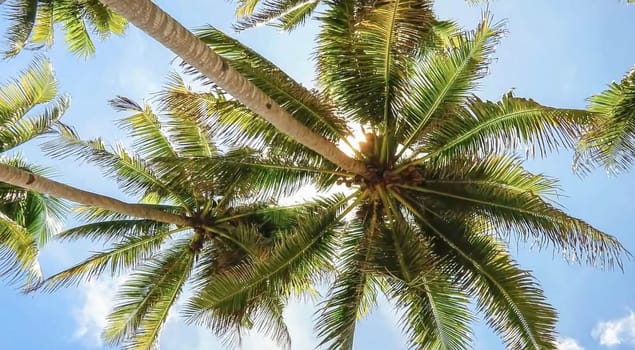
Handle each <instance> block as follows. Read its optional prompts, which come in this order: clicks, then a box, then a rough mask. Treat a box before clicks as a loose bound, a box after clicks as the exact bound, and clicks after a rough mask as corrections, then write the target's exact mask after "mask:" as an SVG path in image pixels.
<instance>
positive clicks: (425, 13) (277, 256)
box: [131, 1, 628, 349]
mask: <svg viewBox="0 0 635 350" xmlns="http://www.w3.org/2000/svg"><path fill="white" fill-rule="evenodd" d="M326 6H327V9H326V11H325V13H324V14H323V16H321V20H322V28H321V32H320V35H319V39H318V49H317V53H316V61H317V65H318V76H317V81H318V84H319V89H317V90H316V91H310V90H307V89H305V88H303V87H302V86H301V85H300V84H299V83H296V82H295V81H293V80H292V79H291V78H290V77H289V76H287V75H286V74H284V73H283V72H282V71H281V70H280V69H279V68H278V67H276V66H275V65H273V64H272V63H271V62H269V61H267V60H266V59H265V58H263V57H262V56H260V55H258V54H257V53H256V52H254V51H252V50H250V49H249V48H246V47H245V46H243V45H241V44H240V43H239V42H238V41H236V40H233V39H231V38H229V37H227V36H226V35H224V34H223V33H222V32H220V31H218V30H216V29H214V28H207V29H203V30H200V31H199V33H198V34H199V36H200V38H201V40H203V41H204V42H205V43H207V44H208V45H210V46H211V47H212V48H213V49H214V51H215V52H217V53H218V54H220V55H221V56H222V57H223V59H224V61H225V62H228V63H229V64H230V65H231V66H232V67H234V69H236V71H238V72H239V73H241V74H243V75H244V76H245V77H246V78H247V79H249V80H250V81H251V82H252V83H253V84H254V85H256V86H257V87H258V88H260V89H261V90H262V91H263V92H264V93H266V94H268V95H269V96H271V98H272V99H273V100H275V102H276V103H277V104H279V105H280V106H283V108H285V109H286V110H288V111H290V112H291V113H292V114H293V116H294V117H295V118H296V119H297V120H298V121H301V122H302V123H304V124H305V125H307V126H310V127H311V129H312V130H313V131H314V132H316V133H319V134H320V135H322V137H323V138H324V139H325V140H330V142H333V143H335V142H338V141H339V142H345V141H346V137H347V135H349V134H350V132H349V131H348V130H349V127H353V128H360V129H362V130H363V132H364V135H365V136H364V137H365V140H364V142H361V143H360V145H359V147H358V148H355V147H354V148H353V149H352V150H351V151H352V152H353V153H354V154H355V155H354V157H355V159H357V160H358V161H359V162H362V163H363V164H364V166H365V170H364V171H363V172H356V171H351V170H350V169H346V168H343V167H340V168H339V169H338V168H337V167H333V166H331V165H330V163H329V162H328V160H327V159H325V157H322V155H321V154H320V153H319V151H317V152H316V150H315V149H311V148H309V147H305V145H304V144H298V143H297V142H295V141H296V140H294V139H290V138H289V137H288V136H287V135H285V134H284V133H281V132H279V131H277V130H275V129H272V128H271V127H270V126H269V125H268V124H267V123H266V122H264V121H261V120H260V119H258V118H257V112H256V111H253V110H250V109H249V108H247V107H245V106H244V105H243V104H241V102H240V101H239V100H238V99H232V98H230V96H228V94H226V93H225V92H224V91H219V92H217V94H216V95H217V98H216V100H215V101H209V98H210V96H207V97H206V99H200V98H196V96H191V97H192V100H193V101H195V102H193V104H192V106H196V105H198V103H205V104H206V105H208V106H209V108H210V109H211V110H213V111H214V112H215V113H216V119H215V123H216V125H218V127H220V128H221V129H220V130H221V131H222V134H224V135H227V136H228V137H229V138H230V139H233V140H236V142H237V143H239V144H250V145H251V146H252V147H254V148H257V149H261V152H262V153H267V154H269V155H272V156H275V157H278V156H284V155H289V156H290V157H291V159H287V162H285V163H283V164H273V163H271V164H264V163H262V162H261V163H258V164H252V162H249V161H244V162H240V163H239V164H234V163H231V164H228V163H222V162H221V164H222V166H233V167H238V168H239V169H243V170H242V171H245V172H247V171H252V172H253V171H255V170H256V169H262V168H266V167H271V168H276V167H282V168H283V169H285V170H286V172H287V173H296V174H297V176H300V175H302V176H304V177H308V178H313V179H314V180H315V181H317V182H318V183H319V184H320V186H322V187H328V186H333V185H335V184H338V183H339V184H342V185H343V184H345V185H346V186H347V187H349V188H350V190H349V191H350V194H349V197H347V198H349V199H348V200H347V201H346V202H345V204H344V205H338V206H334V207H332V208H331V212H332V213H336V214H335V215H330V216H315V217H314V220H315V222H313V223H311V225H314V226H315V227H319V228H334V229H333V230H323V229H321V230H314V232H317V234H299V235H297V236H296V237H295V238H294V239H293V240H289V241H288V242H285V244H281V245H279V246H278V247H277V248H274V249H273V251H272V252H271V253H270V257H269V258H267V259H262V260H260V261H258V260H256V261H255V262H253V263H252V264H250V265H249V267H248V268H241V269H237V270H230V271H227V272H226V273H224V274H221V275H218V276H216V277H215V278H214V279H212V280H210V281H209V284H207V285H206V286H205V287H204V288H203V289H202V291H201V293H200V295H198V296H197V297H195V298H193V299H192V300H191V301H189V302H188V303H187V304H186V306H185V308H184V312H185V314H186V315H187V317H188V320H189V321H190V322H194V323H196V324H201V325H208V326H212V327H215V326H216V325H217V323H215V320H216V319H215V318H214V317H215V316H216V309H217V308H218V307H219V306H220V305H233V304H234V303H236V305H242V303H244V302H245V300H252V301H253V302H257V298H258V296H257V295H258V294H257V293H258V291H259V290H260V289H259V288H260V286H262V285H263V284H265V283H266V284H267V285H268V288H272V289H274V290H276V291H284V290H286V288H287V286H288V282H289V277H288V276H294V275H296V274H297V272H298V271H302V272H304V271H307V270H308V271H319V270H322V269H323V266H325V265H327V264H328V263H330V262H335V267H334V268H335V271H334V282H333V284H332V285H331V287H330V292H329V295H328V298H327V299H326V301H325V302H324V303H323V304H322V311H321V312H320V314H319V316H318V318H317V332H318V335H319V336H320V338H321V341H322V343H321V346H324V347H325V348H329V349H341V348H343V349H348V348H351V347H352V344H353V339H354V335H355V324H356V322H357V320H358V318H360V317H363V316H364V315H365V314H366V313H367V312H368V311H369V310H371V309H372V308H373V306H374V305H375V302H376V298H377V295H378V293H380V292H381V293H383V294H384V295H385V296H386V297H387V298H388V299H389V300H390V301H391V302H392V303H393V305H394V306H395V307H396V308H397V309H398V310H400V311H401V316H402V322H401V323H400V324H401V326H402V327H403V330H404V334H405V335H406V337H407V338H408V340H409V342H410V345H411V346H412V347H415V348H426V349H465V348H469V347H470V345H471V336H470V334H471V331H470V329H471V322H472V321H473V320H474V315H473V312H472V309H471V308H470V307H469V305H470V302H474V304H475V305H476V306H477V308H476V309H477V311H478V312H479V313H480V314H482V316H483V317H484V318H485V320H486V322H487V324H488V325H489V326H490V327H492V328H493V329H494V330H495V331H496V332H497V333H498V334H499V335H500V336H501V338H502V339H503V341H504V342H505V344H506V346H507V348H510V349H555V348H556V343H555V340H556V332H555V324H556V313H555V310H553V309H552V308H551V306H549V304H548V303H547V301H546V300H545V297H544V295H543V293H542V291H541V290H540V288H539V287H538V284H537V282H536V280H535V279H534V278H533V277H532V275H531V273H530V272H529V271H526V270H523V269H521V268H520V267H519V266H518V264H517V263H516V262H515V261H514V260H513V259H512V258H511V257H510V255H509V252H508V250H507V247H506V243H507V242H509V241H510V240H514V239H515V240H522V241H529V242H532V243H533V244H536V245H538V246H540V247H544V248H546V247H551V248H552V249H555V250H557V251H559V252H561V253H562V254H563V255H564V256H565V257H566V258H568V259H570V260H572V261H578V262H585V263H590V264H594V265H598V266H602V267H608V268H610V267H612V266H616V265H617V266H621V262H620V259H621V258H620V257H621V256H622V255H624V254H628V253H626V251H625V249H624V248H623V247H622V246H621V244H620V243H619V242H618V241H617V240H616V239H615V238H613V237H611V236H609V235H607V234H605V233H603V232H601V231H599V230H597V229H595V228H594V227H592V226H591V225H589V224H587V223H586V222H584V221H582V220H580V219H577V218H573V217H571V216H569V215H567V214H566V213H564V212H563V211H562V210H560V209H558V208H557V205H556V203H555V202H554V198H555V197H554V196H555V195H556V194H557V185H556V182H555V180H553V179H550V178H548V177H545V176H543V175H536V174H532V173H530V172H528V171H527V170H525V169H523V167H522V164H521V161H520V160H519V159H518V158H517V157H516V155H515V154H517V152H518V151H525V152H527V153H529V154H536V155H542V154H546V153H547V152H549V151H551V150H553V149H555V148H558V147H572V146H573V145H574V144H575V140H576V138H577V137H578V136H579V135H580V134H581V133H582V132H583V130H584V125H585V123H587V122H588V121H589V119H591V118H592V114H590V113H588V112H586V111H580V110H570V109H558V108H553V107H548V106H543V105H540V104H539V103H537V102H536V101H533V100H531V99H524V98H519V97H516V96H514V95H513V94H511V93H509V94H506V95H505V96H503V97H502V99H501V100H500V101H485V100H482V99H480V98H478V97H477V96H475V95H474V94H473V93H471V90H472V88H473V87H474V86H475V85H476V84H477V82H478V79H479V78H480V77H482V76H483V75H484V74H485V72H486V68H487V62H488V59H489V56H490V55H491V52H492V51H493V47H494V46H495V44H496V43H497V40H498V38H499V36H500V34H501V32H502V29H501V27H500V25H496V24H492V21H491V19H490V18H488V17H486V18H485V19H484V20H483V22H482V23H481V24H480V26H479V27H478V29H477V30H475V31H473V32H469V33H454V34H453V35H447V33H446V34H444V35H443V36H442V37H441V38H442V39H444V40H435V38H440V37H439V36H438V35H435V33H436V31H437V28H436V26H435V25H436V23H437V22H436V21H434V20H433V18H432V17H431V8H430V3H429V2H425V1H405V2H382V3H381V4H376V5H375V6H360V3H359V2H358V1H329V2H327V4H326ZM131 21H132V22H134V20H132V19H131ZM441 29H444V28H441ZM437 42H445V43H446V44H447V45H446V46H443V45H430V43H437ZM190 63H191V62H190ZM201 77H202V75H201ZM218 85H219V86H220V87H223V86H222V85H221V84H220V83H219V84H218ZM229 95H231V93H229ZM181 105H182V106H188V104H187V103H182V104H181ZM201 163H204V162H201ZM219 167H221V166H220V165H219ZM342 168H343V169H342ZM269 182H271V183H278V182H275V181H269ZM337 227H340V228H339V229H335V228H337Z"/></svg>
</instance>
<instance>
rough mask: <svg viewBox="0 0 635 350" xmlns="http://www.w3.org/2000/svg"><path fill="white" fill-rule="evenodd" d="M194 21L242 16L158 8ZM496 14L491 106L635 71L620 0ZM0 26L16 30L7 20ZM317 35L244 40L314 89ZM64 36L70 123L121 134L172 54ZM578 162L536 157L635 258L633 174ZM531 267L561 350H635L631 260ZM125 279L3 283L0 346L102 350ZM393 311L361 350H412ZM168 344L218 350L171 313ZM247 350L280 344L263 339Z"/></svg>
mask: <svg viewBox="0 0 635 350" xmlns="http://www.w3.org/2000/svg"><path fill="white" fill-rule="evenodd" d="M158 3H159V4H160V5H161V6H162V7H163V8H165V9H166V10H167V11H168V12H169V13H171V14H172V15H173V16H174V17H176V18H177V19H179V20H180V21H182V22H183V23H184V24H185V25H186V26H188V27H196V26H200V25H203V24H206V23H210V24H213V25H215V26H218V27H220V28H221V29H224V30H225V31H227V32H229V31H230V23H231V20H232V19H233V15H232V6H231V4H229V2H225V1H218V0H196V1H195V0H188V1H183V0H182V1H178V2H177V1H167V0H165V1H158ZM437 10H438V13H439V15H440V16H441V17H442V18H452V19H456V20H458V21H459V22H460V23H461V24H462V25H463V26H464V27H465V28H471V27H474V25H475V24H476V23H477V21H478V19H479V18H480V13H481V11H482V8H481V7H478V6H469V5H467V4H466V3H465V2H464V1H462V0H445V1H439V4H437ZM489 10H490V12H491V13H492V14H493V15H494V17H495V19H501V20H502V19H505V20H506V22H507V26H506V28H507V30H508V34H507V36H506V37H505V38H504V39H503V40H502V42H501V44H500V45H499V47H498V49H497V51H496V53H495V55H494V57H495V58H496V59H495V61H494V62H493V63H492V65H491V72H490V75H488V76H487V77H486V78H485V79H484V80H483V81H482V84H481V86H480V88H479V95H481V96H482V97H485V98H490V99H495V98H498V97H499V96H501V95H502V94H503V93H504V92H506V91H508V90H509V89H514V90H515V92H516V94H517V95H519V96H524V97H531V98H534V99H535V100H537V101H539V102H541V103H543V104H547V105H554V106H565V107H583V106H584V105H585V98H586V97H588V96H590V95H592V94H594V93H597V92H599V91H601V90H602V89H603V88H604V86H605V85H606V84H607V83H608V82H610V81H612V80H619V79H620V78H621V76H622V75H623V74H624V73H625V72H626V71H627V70H628V69H629V68H630V67H631V66H632V65H633V64H635V46H634V45H632V33H635V6H627V5H626V4H624V3H620V2H619V1H617V0H551V1H547V0H533V1H528V0H524V1H512V0H497V1H494V2H493V3H491V4H490V5H489ZM0 27H1V28H4V27H6V22H5V21H4V20H0ZM315 30H316V27H315V26H314V25H309V26H307V27H306V28H304V29H302V30H299V31H296V32H294V33H292V34H291V35H288V34H284V33H279V32H277V31H275V30H271V29H266V28H259V29H257V30H252V31H249V32H246V33H242V34H240V35H239V36H238V37H239V39H241V40H243V41H244V42H245V43H247V44H249V45H250V46H252V47H253V48H255V49H256V50H257V51H259V52H261V53H263V54H264V55H265V56H267V57H268V58H270V59H271V60H273V61H274V62H275V63H277V64H279V65H280V66H281V67H282V68H283V69H284V70H286V71H287V72H289V73H290V74H291V75H292V76H294V77H295V78H296V79H297V80H299V81H301V82H303V83H305V84H307V85H310V84H311V83H312V72H313V66H312V62H311V60H310V53H311V52H312V50H313V44H312V43H313V41H312V38H313V36H314V35H315ZM62 38H63V37H62V36H61V35H58V40H57V44H56V46H55V47H54V48H53V49H51V50H49V51H48V52H47V53H46V55H47V57H49V58H50V59H51V61H52V63H53V65H54V68H55V70H56V74H57V77H58V79H59V81H60V90H61V91H63V92H65V93H68V94H70V95H71V96H72V99H73V102H72V107H71V109H70V110H69V112H68V113H67V115H66V116H65V121H66V122H67V123H69V124H71V125H73V126H75V127H77V129H78V130H79V131H80V134H81V135H82V136H83V137H95V136H103V137H104V138H105V139H106V140H108V141H116V140H120V139H121V137H122V135H121V133H120V132H119V131H117V129H116V127H115V124H114V120H116V119H117V118H119V117H121V116H119V115H117V114H116V113H114V112H112V110H110V109H109V107H108V106H107V100H108V99H110V98H113V97H114V96H115V95H124V96H128V97H131V98H133V99H136V100H141V99H142V98H147V97H149V96H150V93H151V92H154V91H156V90H158V89H159V87H160V86H161V84H162V83H163V82H164V81H165V76H166V74H167V73H168V72H169V71H171V70H174V67H172V66H170V64H169V63H170V60H171V59H172V58H173V56H172V54H171V53H169V52H168V51H167V50H165V49H163V48H162V47H161V46H160V45H158V44H156V43H155V42H153V41H151V40H150V39H148V38H146V36H145V35H143V34H142V33H140V32H138V31H137V30H135V29H134V28H131V30H129V31H128V33H127V35H126V37H124V38H113V39H111V40H108V41H107V42H104V43H101V44H99V45H98V46H97V50H98V52H97V56H96V57H94V58H91V59H89V60H82V59H78V58H76V57H73V56H71V55H70V54H69V53H67V52H66V49H65V47H64V45H63V44H62ZM32 57H33V56H32V55H31V53H28V52H27V53H25V54H23V55H21V56H19V57H18V58H17V59H14V60H12V61H7V62H0V81H6V80H7V79H8V78H9V77H10V76H12V75H14V74H15V73H17V72H18V70H20V69H22V68H24V67H26V66H27V65H28V63H29V62H30V61H31V59H32ZM24 153H25V154H26V155H27V158H29V159H30V160H33V161H38V162H41V163H44V164H47V165H49V166H51V167H52V168H54V169H56V170H57V172H58V173H59V176H58V179H60V180H63V181H65V182H68V183H71V184H73V185H75V186H77V187H80V188H83V189H87V190H91V191H97V192H100V193H105V194H109V195H112V196H115V197H118V198H123V199H125V197H123V196H122V195H121V194H120V193H119V192H118V191H117V189H116V186H115V185H114V184H113V183H112V182H111V181H110V180H107V179H104V178H103V177H102V176H101V175H100V174H99V173H98V172H97V171H96V170H95V169H94V168H92V167H89V166H86V165H80V164H77V163H73V162H69V161H64V162H60V161H51V160H48V159H44V158H43V157H42V156H41V154H40V153H39V150H38V148H37V143H36V144H35V145H30V146H29V147H26V148H25V149H24ZM570 165H571V154H569V153H566V152H563V153H561V154H558V155H554V156H550V157H549V158H548V159H542V160H530V161H528V167H529V168H531V169H532V170H534V171H536V172H542V173H546V174H548V175H551V176H555V177H557V178H559V179H560V180H561V187H562V189H563V193H564V194H566V196H565V197H562V198H561V199H560V203H561V204H562V205H563V206H564V207H565V208H566V209H567V211H568V212H569V213H570V214H572V215H575V216H578V217H581V218H583V219H585V220H587V221H588V222H590V223H592V224H593V225H595V226H597V227H599V228H600V229H603V230H605V231H607V232H609V233H612V234H614V235H616V236H617V237H618V238H620V239H621V241H622V243H623V244H624V245H625V246H626V247H627V248H628V249H630V250H631V251H635V237H634V236H633V234H632V229H633V227H635V215H633V214H634V210H633V208H634V206H633V205H632V204H631V203H632V202H631V198H635V181H633V180H635V175H634V174H635V172H634V173H633V174H630V175H628V174H626V175H621V176H618V177H612V178H610V177H608V176H606V175H605V174H604V173H603V172H602V171H596V172H594V173H593V174H591V175H590V176H588V177H586V178H584V179H580V178H578V177H576V176H575V175H573V174H572V172H571V170H570V169H571V168H570ZM96 248H99V247H91V246H89V245H88V244H76V245H72V246H61V245H58V244H52V245H50V246H48V247H47V248H46V249H45V250H44V252H43V254H42V265H43V268H44V270H45V273H47V274H50V273H53V272H55V271H58V270H59V269H60V268H62V267H64V266H69V264H71V263H73V262H76V261H79V259H81V257H84V256H86V255H87V254H88V250H89V249H96ZM512 251H513V253H514V255H515V256H516V257H517V259H518V260H519V261H520V263H521V264H522V266H524V267H525V268H528V269H531V270H533V271H534V274H535V276H536V277H537V278H538V280H539V281H540V282H541V284H542V287H543V288H544V290H545V293H546V295H547V297H548V298H549V300H550V302H551V303H552V304H553V305H554V306H555V307H556V308H557V309H558V311H559V313H560V322H559V324H558V329H559V331H560V334H561V345H560V349H561V350H581V349H585V350H590V349H635V314H633V311H631V310H632V309H635V293H633V291H634V290H635V279H634V278H633V277H634V271H635V264H633V263H632V262H631V263H627V264H626V266H625V271H624V273H622V272H619V271H600V270H597V269H593V268H590V267H585V266H577V265H570V264H567V263H566V262H564V261H563V260H562V259H561V258H560V257H559V256H557V255H553V254H552V253H551V252H550V251H543V252H537V251H535V250H532V249H531V247H530V246H529V245H523V244H519V245H518V247H516V246H514V247H513V248H512ZM116 283H117V281H112V280H103V281H97V282H95V283H92V284H90V285H85V286H82V287H78V288H71V289H67V290H64V291H61V292H57V293H55V294H52V295H42V294H38V295H29V296H24V295H21V294H20V293H19V292H18V291H17V290H16V289H15V288H14V287H9V286H5V285H0V300H2V303H1V304H0V305H1V307H2V309H1V310H2V311H1V313H0V329H2V348H3V349H100V348H104V345H103V344H101V343H100V342H99V340H98V334H99V330H100V327H102V326H103V324H104V316H105V314H106V312H107V311H108V308H109V303H111V302H112V300H111V298H112V290H113V288H114V286H115V285H116ZM313 310H314V309H313V307H312V305H311V304H307V303H293V304H292V305H290V307H289V310H288V311H287V317H288V321H289V324H290V328H291V332H292V336H293V340H294V349H301V350H303V349H309V348H312V347H313V346H314V345H315V338H314V336H313V334H312V332H311V327H312V325H311V314H312V312H313ZM394 321H395V316H394V313H393V312H392V310H391V309H390V308H389V307H385V305H384V307H382V308H380V309H379V310H377V311H375V312H374V313H373V314H372V315H371V317H369V319H367V320H365V321H363V322H362V323H361V325H360V328H359V332H358V336H357V339H356V348H358V349H388V348H394V349H398V348H403V344H402V340H401V337H400V334H399V330H398V329H397V328H396V327H395V326H394ZM475 337H476V349H493V350H496V349H503V346H502V345H501V343H500V341H499V340H498V339H497V337H496V336H495V335H494V334H493V333H492V332H491V331H489V330H488V329H487V328H486V327H484V326H482V325H477V326H476V335H475ZM161 345H162V349H168V350H172V349H216V348H219V347H218V344H217V342H216V341H215V339H214V337H213V336H211V335H210V334H209V333H208V332H206V331H205V330H204V329H199V328H194V327H189V326H185V325H184V324H183V323H182V322H181V321H180V320H179V319H178V317H177V315H173V317H171V319H170V320H169V322H168V325H167V326H166V328H165V331H164V333H163V336H162V340H161ZM244 348H245V349H263V348H264V349H268V348H270V349H275V347H273V346H272V345H270V344H269V343H267V341H266V340H264V339H262V338H261V337H259V336H257V335H253V336H250V337H249V338H248V339H247V340H246V342H245V343H244Z"/></svg>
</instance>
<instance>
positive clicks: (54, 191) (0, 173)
mask: <svg viewBox="0 0 635 350" xmlns="http://www.w3.org/2000/svg"><path fill="white" fill-rule="evenodd" d="M0 182H5V183H7V184H10V185H13V186H17V187H21V188H25V189H27V190H32V191H36V192H40V193H46V194H50V195H52V196H55V197H58V198H64V199H67V200H70V201H73V202H76V203H81V204H88V205H93V206H96V207H99V208H102V209H107V210H110V211H113V212H116V213H119V214H124V215H128V216H133V217H137V218H142V219H148V220H154V221H159V222H165V223H168V224H175V225H179V226H189V225H190V222H189V220H188V219H187V218H185V217H183V216H179V215H176V214H172V213H166V212H163V211H160V210H156V209H152V208H148V207H147V206H144V205H141V204H130V203H126V202H122V201H120V200H117V199H114V198H111V197H107V196H102V195H100V194H96V193H92V192H87V191H83V190H80V189H78V188H75V187H71V186H68V185H64V184H62V183H59V182H57V181H53V180H49V179H47V178H44V177H42V176H39V175H35V174H33V173H31V172H28V171H25V170H21V169H18V168H14V167H12V166H10V165H6V164H0Z"/></svg>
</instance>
